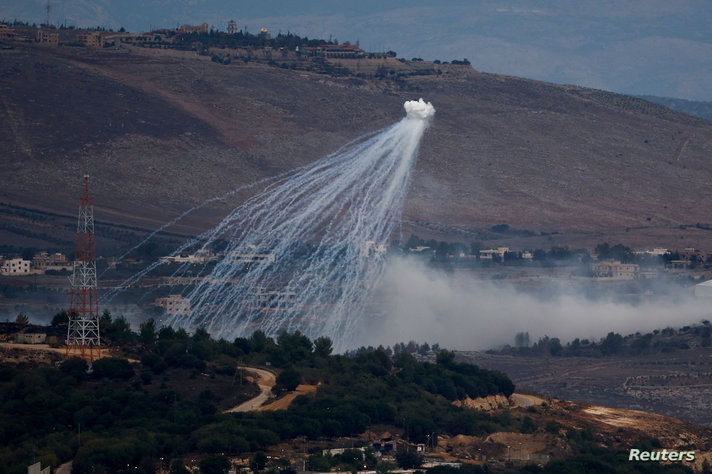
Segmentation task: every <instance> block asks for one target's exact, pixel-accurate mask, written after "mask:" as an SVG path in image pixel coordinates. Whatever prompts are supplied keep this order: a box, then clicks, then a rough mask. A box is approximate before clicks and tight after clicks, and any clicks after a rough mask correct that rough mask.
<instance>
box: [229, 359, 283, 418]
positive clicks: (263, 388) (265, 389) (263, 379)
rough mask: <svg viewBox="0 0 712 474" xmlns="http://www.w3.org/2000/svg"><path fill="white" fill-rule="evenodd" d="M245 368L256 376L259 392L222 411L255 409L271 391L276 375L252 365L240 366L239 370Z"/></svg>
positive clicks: (231, 411) (275, 381)
mask: <svg viewBox="0 0 712 474" xmlns="http://www.w3.org/2000/svg"><path fill="white" fill-rule="evenodd" d="M242 369H245V370H247V371H248V372H250V373H252V374H254V375H255V376H256V380H255V381H256V382H257V386H258V387H260V394H259V395H257V396H256V397H255V398H252V399H250V400H247V401H246V402H244V403H241V404H239V405H237V406H236V407H233V408H230V409H229V410H225V411H224V412H223V413H235V412H244V411H251V410H255V409H257V408H258V407H260V406H262V405H263V404H264V403H265V402H266V401H267V400H268V399H269V396H270V394H271V393H272V387H274V385H275V384H276V383H277V377H276V376H275V375H274V374H273V373H272V372H270V371H269V370H265V369H256V368H254V367H240V370H242Z"/></svg>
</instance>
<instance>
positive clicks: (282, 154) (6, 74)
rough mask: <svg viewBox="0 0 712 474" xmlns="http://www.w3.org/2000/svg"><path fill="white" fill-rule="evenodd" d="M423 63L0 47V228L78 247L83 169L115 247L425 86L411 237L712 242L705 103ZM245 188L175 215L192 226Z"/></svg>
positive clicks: (361, 125)
mask: <svg viewBox="0 0 712 474" xmlns="http://www.w3.org/2000/svg"><path fill="white" fill-rule="evenodd" d="M353 61H354V62H355V60H353ZM381 61H382V62H383V65H384V66H385V68H386V69H389V68H396V69H397V68H398V67H405V66H403V65H402V63H399V62H398V61H397V60H395V59H388V60H385V59H384V60H381ZM344 62H347V61H344ZM346 66H347V67H350V68H352V69H353V70H354V71H356V70H361V71H368V68H369V67H372V66H373V65H372V64H369V63H367V62H366V60H364V63H363V64H354V63H350V64H346ZM475 66H476V65H475ZM417 67H418V68H420V69H423V68H426V69H427V68H431V69H440V71H441V74H432V75H412V76H410V77H403V78H401V79H399V80H394V79H388V78H385V79H366V78H359V77H356V76H354V75H352V76H348V77H338V78H337V77H332V76H329V75H325V74H318V73H316V72H308V71H299V70H290V69H285V68H280V67H276V66H274V65H273V66H270V65H268V64H265V63H261V64H260V63H255V62H250V63H248V64H245V63H244V62H242V61H238V60H236V61H233V62H232V63H231V64H230V65H223V64H219V63H216V62H211V60H210V56H199V55H197V54H196V53H194V52H177V51H164V50H143V49H127V48H122V49H120V50H108V49H105V50H101V51H91V50H88V49H83V48H68V47H60V48H54V49H49V48H42V47H38V46H35V45H20V44H17V45H15V47H14V49H4V50H0V78H1V79H0V143H1V144H2V149H3V150H4V152H3V160H2V173H3V176H5V177H6V179H5V180H4V185H3V188H2V190H1V191H0V241H3V242H7V243H14V244H24V245H38V246H39V245H50V244H51V245H57V246H59V245H65V246H70V247H71V243H72V241H73V238H72V231H73V229H72V228H73V227H74V224H73V220H74V216H75V214H76V205H77V199H78V197H79V194H80V192H81V175H82V174H83V172H84V170H85V169H88V171H89V173H90V174H91V175H92V176H93V178H92V183H91V185H92V192H93V195H94V197H95V204H96V218H97V220H98V221H99V225H98V229H97V232H98V239H97V241H98V244H99V246H100V247H102V248H103V249H107V250H108V248H109V247H113V246H117V245H121V246H126V245H128V244H131V243H134V242H135V239H136V236H137V235H140V234H141V229H154V228H156V227H158V226H159V225H160V224H161V223H163V222H166V221H168V220H170V219H171V218H172V217H174V216H177V215H179V214H180V213H181V212H182V211H184V210H186V209H188V208H190V207H192V206H194V205H196V204H198V203H200V202H202V201H203V200H205V199H208V198H211V197H213V196H217V195H221V194H222V193H225V192H227V191H229V190H231V189H233V188H235V187H237V186H239V185H243V184H248V183H251V182H253V181H255V180H257V179H260V178H264V177H267V176H271V175H274V174H276V173H279V172H280V171H283V170H286V169H289V168H293V167H295V166H299V165H302V164H305V163H308V162H310V161H313V160H315V159H317V158H319V157H320V156H323V155H325V154H327V153H330V152H333V151H335V150H336V149H338V148H339V146H341V145H343V144H344V143H346V142H347V141H348V140H351V139H353V138H355V137H357V136H359V135H360V134H362V133H364V132H367V131H371V130H374V129H378V128H381V127H384V126H387V125H389V124H391V123H393V122H395V121H397V120H399V119H400V118H401V117H402V116H403V110H402V103H403V101H404V100H407V99H413V98H418V97H423V98H425V99H426V100H428V101H431V102H432V103H433V104H434V105H435V107H436V109H437V113H436V116H435V120H434V122H433V125H432V127H431V129H430V130H429V131H428V132H427V134H426V136H425V138H424V141H423V144H422V148H421V153H420V157H419V160H418V164H417V169H416V171H415V179H414V182H413V184H412V189H411V192H410V195H409V198H408V201H407V204H406V209H405V217H404V226H403V232H404V233H405V234H406V237H407V234H409V233H410V232H415V233H417V234H419V235H421V236H423V237H425V236H432V237H436V238H440V239H442V240H461V241H472V240H478V239H479V240H487V238H488V235H487V233H486V230H487V229H489V227H491V226H492V225H495V224H500V223H507V224H509V225H510V226H511V227H512V228H515V229H529V230H532V231H535V232H536V233H537V234H540V233H541V232H544V233H546V234H550V233H555V234H554V236H551V235H547V236H540V235H539V236H537V237H530V238H528V239H523V240H521V241H518V242H515V245H520V246H522V247H532V248H533V247H537V246H540V247H545V248H548V247H549V246H551V245H553V244H557V243H566V244H570V245H579V244H580V245H592V244H595V243H596V242H600V241H603V240H609V241H612V242H616V243H618V242H620V243H623V244H626V245H629V246H637V247H642V246H652V245H662V246H667V247H689V246H698V247H703V248H705V247H708V245H706V243H705V242H707V240H708V238H709V236H710V234H709V231H707V230H703V229H699V228H695V227H694V225H695V224H696V223H705V222H707V221H709V220H710V217H709V216H710V212H711V211H712V203H710V201H709V200H708V199H707V197H708V196H710V195H712V179H711V178H712V165H711V164H710V163H709V155H710V151H711V149H712V124H711V123H710V122H707V121H704V120H702V119H695V118H692V117H689V116H686V115H683V114H679V113H676V112H672V111H670V110H668V109H665V108H663V107H661V106H658V105H654V104H651V103H649V102H645V101H642V100H639V99H634V98H630V97H627V96H621V95H616V94H611V93H607V92H602V91H596V90H589V89H582V88H578V87H573V86H558V85H552V84H546V83H541V82H536V81H531V80H524V79H519V78H514V77H504V76H498V75H492V74H484V73H480V72H477V71H476V70H474V69H471V68H470V67H468V66H454V65H435V64H431V63H422V64H418V65H417ZM391 77H394V75H391ZM246 195H247V194H246V193H243V194H240V195H238V196H237V197H236V198H235V199H233V200H231V201H230V202H229V203H220V204H217V205H214V206H212V207H211V208H210V209H208V210H206V211H205V212H203V213H200V214H199V215H196V217H195V218H193V219H191V220H188V221H186V223H185V224H186V225H185V226H182V227H177V228H175V229H174V231H175V232H176V233H179V234H185V233H195V232H196V231H198V230H202V229H204V228H205V227H206V226H207V225H209V224H210V223H214V222H215V221H216V219H217V218H218V217H219V216H220V215H222V214H224V213H225V212H226V211H227V210H228V208H229V206H232V205H234V204H235V203H236V202H238V201H239V200H240V199H244V197H245V196H246ZM689 225H692V226H693V227H692V228H691V227H689ZM508 243H510V244H511V243H512V242H508Z"/></svg>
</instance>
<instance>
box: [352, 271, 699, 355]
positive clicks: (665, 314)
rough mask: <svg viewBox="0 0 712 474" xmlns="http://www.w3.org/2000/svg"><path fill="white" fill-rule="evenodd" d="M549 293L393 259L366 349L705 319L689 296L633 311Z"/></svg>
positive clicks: (594, 336) (468, 345) (577, 334)
mask: <svg viewBox="0 0 712 474" xmlns="http://www.w3.org/2000/svg"><path fill="white" fill-rule="evenodd" d="M552 285H555V284H554V283H553V282H552ZM552 293H553V294H552V295H550V296H547V297H538V295H536V294H531V293H525V292H523V291H520V290H517V289H516V288H514V287H513V286H512V285H510V284H507V283H503V282H501V281H496V282H495V281H490V280H479V279H476V278H475V276H474V275H472V276H468V275H463V274H462V272H459V273H458V274H457V275H453V274H449V273H445V272H443V271H441V270H438V269H435V268H432V267H430V266H428V265H427V264H426V263H424V262H423V261H421V260H419V259H415V258H408V257H396V258H392V259H390V260H389V262H388V265H387V268H386V271H385V273H384V276H383V279H382V280H381V285H380V290H379V295H378V297H377V300H376V302H375V303H376V304H377V305H378V306H380V312H382V315H383V316H382V318H376V319H372V320H371V321H370V323H371V324H369V325H368V327H367V328H366V332H367V333H366V334H364V336H363V340H364V345H374V346H377V345H379V344H382V345H384V346H386V345H391V344H393V343H395V342H407V341H410V340H413V341H416V342H421V343H422V342H426V341H427V342H429V343H431V344H432V343H438V344H440V346H441V347H447V348H449V349H457V350H486V349H490V348H495V347H499V346H502V345H504V344H510V345H511V344H513V342H514V337H515V335H516V333H518V332H528V333H529V335H530V337H531V341H532V342H536V341H537V340H538V339H539V338H540V337H542V336H545V335H547V336H549V337H558V338H560V339H561V340H562V342H564V343H565V342H566V341H570V340H572V339H574V338H581V339H584V338H588V339H590V340H594V341H597V340H598V339H600V338H602V337H605V336H606V334H608V332H610V331H614V332H618V333H620V334H622V335H627V334H631V333H635V332H638V331H640V332H649V331H652V330H653V329H657V328H665V327H668V326H673V327H679V326H683V325H686V324H694V323H696V322H699V321H701V320H702V319H706V318H707V319H708V318H709V315H710V310H709V306H708V305H705V304H704V302H702V301H699V300H695V299H694V297H692V296H691V295H690V296H689V297H682V298H670V300H669V301H659V300H657V301H655V302H654V303H653V302H650V303H641V304H636V305H633V304H630V303H625V302H619V301H613V300H611V299H603V298H602V299H589V298H587V297H585V296H584V295H582V294H581V293H580V292H576V291H575V290H574V289H573V287H571V288H567V287H566V285H564V287H563V288H562V287H558V288H556V291H553V292H552ZM685 296H686V295H685Z"/></svg>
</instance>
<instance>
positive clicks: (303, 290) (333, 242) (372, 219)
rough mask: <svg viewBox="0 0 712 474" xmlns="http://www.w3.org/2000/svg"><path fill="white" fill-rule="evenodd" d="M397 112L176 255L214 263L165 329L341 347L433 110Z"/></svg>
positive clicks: (378, 270) (374, 274) (375, 273)
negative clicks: (191, 254)
mask: <svg viewBox="0 0 712 474" xmlns="http://www.w3.org/2000/svg"><path fill="white" fill-rule="evenodd" d="M404 108H405V110H406V113H407V115H406V117H405V118H403V119H402V120H401V121H400V122H398V123H396V124H394V125H392V126H390V127H387V128H385V129H383V130H381V131H379V132H375V133H371V134H368V135H365V136H363V137H361V138H360V139H357V140H356V141H354V142H351V143H349V144H347V145H346V146H344V147H343V148H341V149H340V150H338V151H337V152H336V153H334V154H332V155H329V156H326V157H324V158H322V159H320V160H318V161H316V162H314V163H312V164H310V165H307V166H304V167H302V168H299V169H297V170H294V171H293V172H290V173H288V174H287V175H286V176H284V177H282V178H280V179H277V180H276V181H275V182H273V183H271V184H270V185H269V186H268V187H267V188H266V189H265V190H264V191H263V192H261V193H259V194H257V195H256V196H254V197H252V198H251V199H249V200H248V201H246V202H245V203H244V204H243V205H241V206H239V207H237V208H236V209H234V210H233V211H232V212H231V213H230V214H229V215H228V216H227V217H226V218H225V219H224V220H223V221H222V222H221V223H220V224H219V225H218V226H217V227H215V228H214V229H211V230H210V231H208V232H206V233H204V234H203V235H201V236H199V237H197V238H196V239H193V240H192V241H190V242H187V243H186V244H185V245H183V246H182V247H181V248H180V249H178V250H177V251H176V252H174V255H177V254H179V253H180V252H183V251H185V250H186V249H188V248H194V247H195V246H196V245H199V246H200V248H201V249H202V250H203V251H214V250H216V249H219V251H220V260H219V261H218V262H217V263H214V264H213V263H207V264H205V265H204V266H203V267H202V269H201V270H200V271H199V272H198V274H197V275H196V276H193V277H192V279H193V280H192V285H191V286H189V287H188V288H187V289H186V290H184V291H183V295H184V296H185V297H187V298H188V299H189V300H190V304H191V308H192V310H191V312H190V314H187V315H180V316H173V317H172V318H171V319H170V321H169V324H171V325H172V326H174V327H184V328H187V329H193V328H196V327H204V328H205V329H207V330H208V331H209V332H211V333H212V334H213V335H215V336H218V337H226V338H232V337H236V336H240V335H248V334H250V333H252V332H253V331H255V330H257V329H261V330H263V331H265V332H266V333H267V334H270V335H275V334H278V333H280V332H282V331H285V330H286V331H295V330H300V331H301V332H303V333H304V334H306V335H307V336H309V337H311V338H315V337H319V336H328V337H330V338H331V339H332V340H333V341H334V345H335V348H336V349H338V350H341V349H344V348H346V347H349V346H350V344H351V343H352V339H353V337H354V335H355V333H356V328H357V327H358V326H359V323H360V321H361V319H362V316H363V314H364V311H365V308H366V306H367V304H368V302H369V295H371V294H372V292H373V289H374V288H375V286H376V285H377V284H378V281H379V278H380V276H381V274H382V273H383V268H384V259H383V258H382V257H383V255H382V253H383V251H384V250H385V244H386V243H387V242H388V241H389V239H390V236H391V233H392V232H393V230H394V228H395V226H396V225H397V223H398V222H399V221H400V217H401V212H402V208H403V202H404V200H405V196H406V193H407V190H408V186H409V183H410V176H411V170H412V168H413V165H414V163H415V159H416V155H417V151H418V147H419V144H420V139H421V137H422V135H423V133H424V131H425V129H426V128H427V126H428V124H429V122H430V119H431V117H432V116H433V114H434V112H435V109H434V108H433V106H432V105H431V104H430V103H426V102H424V101H423V100H422V99H421V100H420V101H408V102H406V103H405V104H404ZM156 265H158V263H156V264H154V265H153V266H151V267H149V268H148V269H146V270H145V271H143V272H141V273H140V274H138V275H136V276H135V277H134V278H132V279H131V280H130V281H127V282H126V284H127V285H128V284H131V283H133V282H135V281H137V280H138V279H140V278H142V277H143V276H144V275H145V274H147V273H148V272H150V271H151V270H152V269H153V268H155V266H156ZM189 267H190V264H185V265H183V266H182V267H181V268H179V270H178V271H177V272H176V275H187V274H188V269H189Z"/></svg>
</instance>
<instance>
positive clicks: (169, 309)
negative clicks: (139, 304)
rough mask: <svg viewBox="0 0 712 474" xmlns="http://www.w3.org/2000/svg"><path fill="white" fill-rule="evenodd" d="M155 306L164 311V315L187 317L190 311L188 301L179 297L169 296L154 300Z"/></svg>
mask: <svg viewBox="0 0 712 474" xmlns="http://www.w3.org/2000/svg"><path fill="white" fill-rule="evenodd" d="M155 304H156V306H160V307H161V308H163V309H165V310H166V314H170V315H172V316H173V315H175V316H188V315H189V314H190V313H191V311H192V308H191V307H190V299H189V298H185V297H183V296H181V295H169V296H168V297H167V298H156V301H155Z"/></svg>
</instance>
